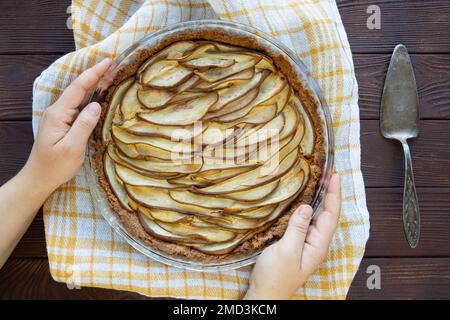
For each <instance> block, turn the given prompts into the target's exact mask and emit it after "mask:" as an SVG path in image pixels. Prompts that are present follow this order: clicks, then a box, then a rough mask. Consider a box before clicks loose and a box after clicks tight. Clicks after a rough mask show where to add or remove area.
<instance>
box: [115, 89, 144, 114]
mask: <svg viewBox="0 0 450 320" xmlns="http://www.w3.org/2000/svg"><path fill="white" fill-rule="evenodd" d="M139 89H140V85H139V83H137V82H134V83H133V85H132V86H130V88H129V89H128V91H127V92H126V93H125V94H124V95H123V97H122V101H121V102H120V111H121V113H122V119H123V120H124V121H127V120H130V119H133V118H134V117H135V116H136V113H138V112H141V111H144V108H145V107H144V106H143V105H142V104H141V103H140V102H139V100H138V98H137V92H138V90H139Z"/></svg>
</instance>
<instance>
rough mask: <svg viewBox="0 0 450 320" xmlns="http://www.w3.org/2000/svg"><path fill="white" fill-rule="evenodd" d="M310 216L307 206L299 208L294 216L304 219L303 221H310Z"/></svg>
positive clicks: (310, 211) (310, 212)
mask: <svg viewBox="0 0 450 320" xmlns="http://www.w3.org/2000/svg"><path fill="white" fill-rule="evenodd" d="M311 214H312V210H311V209H310V208H308V207H307V206H301V207H300V208H299V209H298V210H297V212H296V215H297V216H298V218H300V219H305V220H309V219H311Z"/></svg>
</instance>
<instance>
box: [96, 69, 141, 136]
mask: <svg viewBox="0 0 450 320" xmlns="http://www.w3.org/2000/svg"><path fill="white" fill-rule="evenodd" d="M133 82H134V80H133V79H131V78H129V79H127V80H125V81H123V82H121V83H120V84H119V85H118V86H117V88H116V89H115V90H114V93H113V96H112V99H111V101H110V103H109V107H108V111H107V113H106V116H105V120H104V121H103V128H102V139H103V143H105V144H107V143H109V142H110V141H111V125H112V123H113V119H114V117H115V116H117V115H118V114H119V112H117V111H116V110H117V107H118V106H119V105H120V101H121V100H122V97H123V95H124V94H125V92H126V91H128V89H129V88H130V86H131V85H132V84H133Z"/></svg>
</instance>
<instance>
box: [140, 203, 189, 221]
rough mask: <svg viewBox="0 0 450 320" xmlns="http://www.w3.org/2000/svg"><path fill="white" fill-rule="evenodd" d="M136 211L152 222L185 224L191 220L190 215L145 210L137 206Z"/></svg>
mask: <svg viewBox="0 0 450 320" xmlns="http://www.w3.org/2000/svg"><path fill="white" fill-rule="evenodd" d="M138 211H139V212H140V213H142V214H144V215H145V216H146V217H147V218H149V219H152V220H158V221H162V222H168V223H177V222H182V221H183V222H186V221H188V220H189V219H191V218H192V216H191V215H188V214H185V213H180V212H176V211H170V210H164V209H157V208H151V209H149V208H146V207H143V206H139V205H138Z"/></svg>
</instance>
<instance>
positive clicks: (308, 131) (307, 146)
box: [293, 97, 314, 156]
mask: <svg viewBox="0 0 450 320" xmlns="http://www.w3.org/2000/svg"><path fill="white" fill-rule="evenodd" d="M293 102H294V105H295V107H296V108H297V110H298V111H299V112H300V114H301V115H302V119H303V124H304V127H305V135H304V137H303V140H302V142H301V144H300V148H301V151H302V154H303V155H305V156H310V155H312V153H313V150H314V129H313V126H312V122H311V119H310V117H309V114H308V112H307V111H306V110H305V108H304V107H303V106H302V104H301V102H300V100H299V99H298V98H297V97H295V98H294V99H293Z"/></svg>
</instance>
